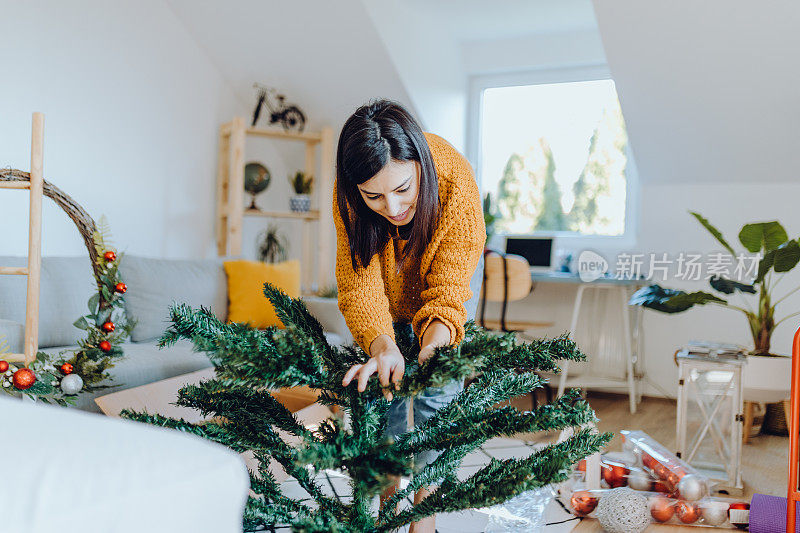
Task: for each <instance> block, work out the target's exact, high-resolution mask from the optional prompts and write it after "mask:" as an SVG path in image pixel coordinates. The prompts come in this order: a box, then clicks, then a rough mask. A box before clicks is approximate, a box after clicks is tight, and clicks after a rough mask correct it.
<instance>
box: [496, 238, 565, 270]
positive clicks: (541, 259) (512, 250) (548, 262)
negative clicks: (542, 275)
mask: <svg viewBox="0 0 800 533" xmlns="http://www.w3.org/2000/svg"><path fill="white" fill-rule="evenodd" d="M553 251H554V250H553V237H506V253H507V254H516V255H521V256H522V257H524V258H525V259H527V260H528V263H530V265H531V269H532V270H552V269H553Z"/></svg>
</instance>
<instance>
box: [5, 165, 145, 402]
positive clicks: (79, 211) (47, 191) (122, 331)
mask: <svg viewBox="0 0 800 533" xmlns="http://www.w3.org/2000/svg"><path fill="white" fill-rule="evenodd" d="M0 181H28V182H29V181H30V173H28V172H23V171H22V170H16V169H11V168H5V169H2V170H0ZM43 193H44V195H45V196H47V197H48V198H50V199H51V200H53V201H54V202H55V203H56V204H57V205H58V206H59V207H60V208H61V209H62V210H63V211H64V212H65V213H66V214H67V216H69V218H71V219H72V221H73V222H74V223H75V226H76V227H77V228H78V231H79V232H80V234H81V237H82V238H83V242H84V244H85V245H86V250H87V251H88V252H89V259H90V260H91V265H92V271H93V273H94V279H95V283H96V284H97V292H96V293H95V294H94V295H93V296H92V297H91V298H90V299H89V310H90V313H89V314H88V315H86V316H83V317H80V318H78V320H76V321H75V323H74V325H75V327H78V328H80V329H83V330H85V331H86V332H87V336H86V338H85V339H83V340H81V341H79V345H80V346H79V349H78V350H76V351H69V350H66V351H64V352H62V353H60V354H59V356H57V357H55V358H54V357H52V356H51V355H49V354H47V353H45V352H39V353H38V354H37V356H36V360H35V361H34V362H33V364H32V365H31V367H32V370H35V371H36V378H37V380H36V381H34V382H32V385H29V386H28V387H30V388H28V387H24V388H23V387H21V386H19V383H20V382H19V380H14V379H12V376H8V375H6V381H8V382H9V383H3V387H5V388H8V389H12V390H11V391H10V392H15V391H14V387H16V388H17V389H18V390H17V391H16V392H22V393H24V394H27V395H29V396H35V397H37V398H39V399H41V400H42V401H45V402H48V401H53V402H56V403H59V404H67V403H73V402H74V394H75V392H67V389H66V388H65V387H64V386H63V385H62V384H61V381H62V378H61V376H64V377H66V376H67V375H68V374H71V373H73V372H74V373H75V374H77V375H78V376H80V378H81V387H82V389H83V390H84V391H92V390H99V389H104V388H107V387H108V386H107V385H100V384H99V383H100V382H102V381H104V380H107V379H109V378H110V375H109V374H108V372H107V370H108V369H109V368H111V367H112V366H113V364H114V360H115V359H117V358H119V357H122V355H123V352H122V348H121V347H120V344H121V343H122V342H123V341H124V339H125V338H127V337H128V336H129V335H130V332H131V330H132V328H133V325H134V322H133V321H128V320H126V319H124V318H123V319H122V322H120V323H119V324H115V323H114V322H113V320H115V319H114V318H113V316H114V313H115V310H121V309H122V307H123V302H124V300H123V298H122V294H124V293H125V291H127V286H125V284H124V283H122V281H121V280H120V278H119V274H118V272H117V270H118V267H119V260H120V258H121V255H120V257H117V255H116V252H114V251H113V250H112V249H110V248H108V247H107V245H106V240H105V238H106V237H105V236H104V235H103V233H105V229H104V227H102V226H104V225H103V224H101V227H100V231H99V232H98V226H97V224H96V223H95V221H94V219H92V217H91V216H89V213H87V212H86V210H85V209H84V208H83V207H81V205H80V204H78V202H76V201H75V200H74V199H73V198H72V197H71V196H69V195H68V194H66V193H65V192H64V191H62V190H61V189H59V188H58V187H56V186H55V185H53V184H52V183H49V182H48V181H47V180H44V183H43ZM120 312H121V311H117V313H120ZM0 348H2V346H0ZM1 355H2V352H1V351H0V356H1ZM0 358H2V357H0ZM6 364H7V363H6ZM12 371H14V370H13V369H12ZM0 377H2V376H0ZM73 377H75V376H73ZM73 381H75V380H73ZM12 383H13V385H14V387H11V386H10V385H11V384H12ZM81 387H79V388H78V390H81ZM6 392H9V391H6Z"/></svg>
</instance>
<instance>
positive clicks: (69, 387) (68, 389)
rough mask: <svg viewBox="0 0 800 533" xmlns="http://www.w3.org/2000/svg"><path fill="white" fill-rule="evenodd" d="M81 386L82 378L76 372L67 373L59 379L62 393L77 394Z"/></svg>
mask: <svg viewBox="0 0 800 533" xmlns="http://www.w3.org/2000/svg"><path fill="white" fill-rule="evenodd" d="M82 388H83V379H81V377H80V376H79V375H78V374H69V375H67V376H64V377H63V378H62V379H61V390H62V391H63V392H64V394H77V393H78V391H80V390H81V389H82Z"/></svg>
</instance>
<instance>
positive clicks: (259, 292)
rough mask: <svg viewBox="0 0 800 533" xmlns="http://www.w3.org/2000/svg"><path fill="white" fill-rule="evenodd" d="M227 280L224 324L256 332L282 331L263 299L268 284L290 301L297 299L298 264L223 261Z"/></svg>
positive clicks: (281, 324) (264, 298)
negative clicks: (245, 325)
mask: <svg viewBox="0 0 800 533" xmlns="http://www.w3.org/2000/svg"><path fill="white" fill-rule="evenodd" d="M224 266H225V274H227V276H228V322H246V323H248V324H249V325H251V326H253V327H256V328H266V327H268V326H277V327H279V328H284V327H285V326H284V325H283V323H282V322H281V321H280V320H279V319H278V316H277V315H276V314H275V309H274V308H273V307H272V303H271V302H270V301H269V300H268V299H267V297H266V296H264V283H266V282H269V283H272V284H273V285H275V286H276V287H278V288H279V289H281V290H282V291H283V292H285V293H286V294H288V295H289V296H291V297H292V298H298V297H299V296H300V261H299V260H297V259H292V260H291V261H284V262H282V263H261V262H259V261H246V260H239V261H225V263H224Z"/></svg>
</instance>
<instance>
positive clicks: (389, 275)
mask: <svg viewBox="0 0 800 533" xmlns="http://www.w3.org/2000/svg"><path fill="white" fill-rule="evenodd" d="M425 138H426V139H427V141H428V146H429V147H430V150H431V154H432V155H433V162H434V165H435V167H436V174H437V176H438V179H439V216H440V218H439V223H438V227H437V229H436V232H435V233H434V236H433V240H432V241H431V242H430V243H429V244H428V246H427V248H426V249H425V253H424V254H423V255H422V257H421V258H414V257H409V259H408V260H407V261H406V265H405V266H404V267H403V270H402V271H401V272H399V273H397V272H396V271H397V264H396V262H395V258H397V257H399V256H400V254H401V253H402V251H403V248H404V246H405V244H406V243H407V242H408V241H407V240H403V239H401V238H398V234H397V230H396V228H393V229H395V235H394V238H392V239H390V240H389V242H388V243H387V244H386V246H385V248H384V249H383V251H382V252H380V253H377V254H375V256H373V257H372V259H371V260H370V263H369V264H368V265H367V267H366V268H363V267H361V266H360V265H359V268H358V270H357V271H354V270H353V265H352V262H351V259H350V244H349V241H348V238H347V232H346V231H345V229H344V224H343V223H342V218H341V214H340V213H339V209H338V206H337V203H336V188H335V186H334V195H333V220H334V224H335V226H336V241H337V247H336V282H337V286H338V292H339V309H340V310H341V312H342V314H343V315H344V318H345V321H346V322H347V326H348V328H349V329H350V332H351V333H352V334H353V338H354V339H355V341H356V342H357V343H358V345H359V346H361V348H362V349H363V350H364V351H365V352H367V353H369V346H370V344H371V343H372V341H373V340H375V338H376V337H378V336H379V335H381V334H383V333H385V334H387V335H389V336H390V337H391V338H392V339H394V328H393V326H392V322H393V321H400V320H403V321H410V322H411V324H412V326H413V328H414V333H415V334H416V335H417V338H418V339H419V340H420V345H421V343H422V335H423V334H424V332H425V329H426V328H427V327H428V325H429V324H430V323H431V321H432V320H433V319H435V318H438V319H439V320H441V321H442V322H444V323H445V324H446V325H447V326H448V328H449V329H450V344H460V343H461V341H462V340H463V339H464V323H465V322H466V321H467V311H466V309H465V307H464V303H465V302H466V301H467V300H469V299H470V297H471V296H472V291H471V290H470V288H469V284H470V279H471V278H472V274H473V273H474V272H475V269H476V268H477V266H478V261H479V260H480V256H481V254H482V253H483V246H484V243H485V240H486V226H485V224H484V221H483V207H482V205H481V198H480V192H479V191H478V185H477V183H476V182H475V175H474V173H473V171H472V166H470V164H469V162H468V161H467V160H466V158H464V156H462V155H461V154H460V153H458V151H457V150H456V149H455V148H453V147H452V146H451V145H450V144H449V143H448V142H447V141H445V140H444V139H442V138H441V137H439V136H437V135H433V134H431V133H425Z"/></svg>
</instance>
